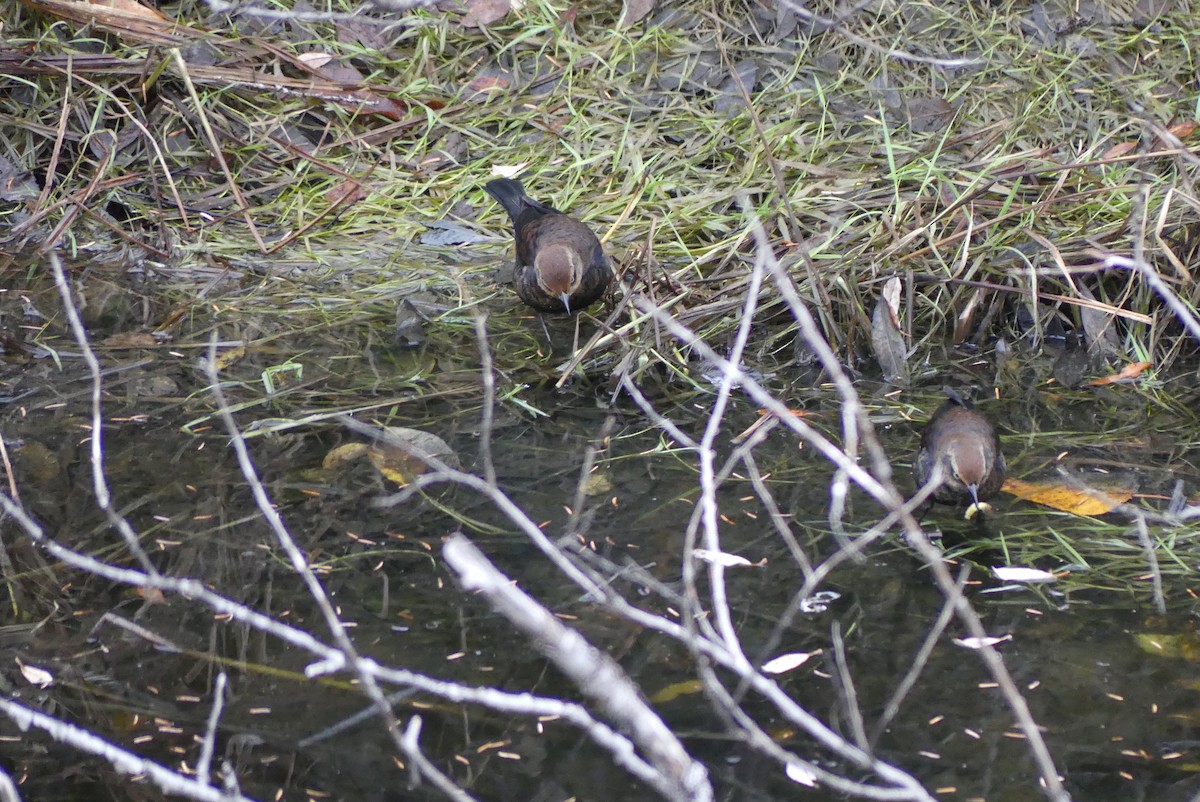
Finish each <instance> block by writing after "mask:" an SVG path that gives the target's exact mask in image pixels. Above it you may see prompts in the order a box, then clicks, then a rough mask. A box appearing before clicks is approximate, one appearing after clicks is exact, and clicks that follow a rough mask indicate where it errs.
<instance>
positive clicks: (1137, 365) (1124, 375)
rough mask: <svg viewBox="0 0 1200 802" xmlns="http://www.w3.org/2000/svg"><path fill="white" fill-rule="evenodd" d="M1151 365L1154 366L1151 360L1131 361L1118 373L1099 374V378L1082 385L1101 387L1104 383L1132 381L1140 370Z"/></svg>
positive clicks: (1139, 373)
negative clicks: (1109, 374)
mask: <svg viewBox="0 0 1200 802" xmlns="http://www.w3.org/2000/svg"><path fill="white" fill-rule="evenodd" d="M1152 367H1154V363H1152V362H1133V363H1131V364H1128V365H1126V366H1125V367H1123V368H1121V370H1120V372H1118V373H1114V374H1113V375H1111V376H1101V377H1100V378H1099V379H1092V380H1091V381H1090V382H1085V383H1084V385H1083V386H1084V387H1103V386H1104V385H1106V384H1116V383H1117V382H1127V381H1133V380H1134V379H1136V378H1137V377H1139V376H1141V375H1142V371H1144V370H1146V369H1147V368H1152Z"/></svg>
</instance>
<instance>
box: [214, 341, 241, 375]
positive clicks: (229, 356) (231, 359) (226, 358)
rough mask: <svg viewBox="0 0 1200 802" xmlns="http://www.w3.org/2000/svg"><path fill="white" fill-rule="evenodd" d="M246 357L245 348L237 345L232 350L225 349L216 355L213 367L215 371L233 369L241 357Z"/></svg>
mask: <svg viewBox="0 0 1200 802" xmlns="http://www.w3.org/2000/svg"><path fill="white" fill-rule="evenodd" d="M245 355H246V346H244V345H237V346H234V347H233V348H226V349H225V350H224V351H220V352H219V353H218V354H217V359H216V364H214V365H213V367H214V368H215V369H217V370H225V368H229V367H233V366H234V365H236V364H237V363H238V362H241V361H242V357H244V356H245Z"/></svg>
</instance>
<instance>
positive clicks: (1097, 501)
mask: <svg viewBox="0 0 1200 802" xmlns="http://www.w3.org/2000/svg"><path fill="white" fill-rule="evenodd" d="M1000 489H1001V490H1003V491H1004V492H1005V493H1010V494H1012V495H1014V496H1016V497H1017V498H1019V499H1022V500H1024V501H1032V502H1033V503H1034V504H1041V505H1042V506H1043V507H1050V508H1052V509H1056V510H1062V511H1063V512H1069V513H1071V514H1072V515H1092V516H1096V515H1104V514H1105V513H1108V512H1112V511H1113V510H1114V509H1115V508H1116V507H1118V506H1119V505H1121V504H1124V503H1125V502H1126V501H1129V499H1131V498H1133V491H1132V490H1125V489H1123V488H1107V489H1105V490H1103V491H1099V490H1093V491H1091V492H1084V491H1082V490H1075V489H1073V488H1070V487H1065V486H1063V485H1060V484H1045V483H1040V482H1026V481H1023V480H1021V479H1011V478H1010V479H1005V480H1004V484H1003V485H1002V486H1001V487H1000Z"/></svg>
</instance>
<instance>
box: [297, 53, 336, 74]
mask: <svg viewBox="0 0 1200 802" xmlns="http://www.w3.org/2000/svg"><path fill="white" fill-rule="evenodd" d="M296 60H297V61H299V62H300V63H301V64H303V65H304V66H306V67H309V68H310V69H314V70H315V69H319V68H321V67H324V66H325V65H326V64H328V63H329V62H331V61H333V55H332V54H330V53H301V54H300V55H298V56H296Z"/></svg>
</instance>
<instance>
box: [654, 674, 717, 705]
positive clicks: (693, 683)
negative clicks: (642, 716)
mask: <svg viewBox="0 0 1200 802" xmlns="http://www.w3.org/2000/svg"><path fill="white" fill-rule="evenodd" d="M703 689H704V685H703V684H702V683H701V681H700V680H698V679H689V680H684V681H683V682H676V683H675V684H674V685H668V686H667V687H665V688H663V689H661V690H660V691H659V692H658V693H656V694H654V695H653V696H651V697H650V702H651V704H661V703H662V702H671V701H674V700H675V699H678V698H679V697H680V696H692V695H693V694H697V693H700V691H702V690H703Z"/></svg>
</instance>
